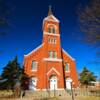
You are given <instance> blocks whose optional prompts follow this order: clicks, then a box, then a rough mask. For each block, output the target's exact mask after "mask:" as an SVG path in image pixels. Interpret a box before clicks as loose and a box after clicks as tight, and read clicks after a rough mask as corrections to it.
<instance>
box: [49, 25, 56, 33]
mask: <svg viewBox="0 0 100 100" xmlns="http://www.w3.org/2000/svg"><path fill="white" fill-rule="evenodd" d="M48 33H52V34H55V33H56V30H55V28H54V27H52V26H49V27H48Z"/></svg>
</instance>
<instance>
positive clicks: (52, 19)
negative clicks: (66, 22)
mask: <svg viewBox="0 0 100 100" xmlns="http://www.w3.org/2000/svg"><path fill="white" fill-rule="evenodd" d="M43 21H54V22H58V23H59V20H58V19H57V18H56V17H55V16H54V15H50V16H47V17H46V18H44V20H43Z"/></svg>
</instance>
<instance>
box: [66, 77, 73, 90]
mask: <svg viewBox="0 0 100 100" xmlns="http://www.w3.org/2000/svg"><path fill="white" fill-rule="evenodd" d="M71 82H72V79H71V78H66V89H68V90H71Z"/></svg>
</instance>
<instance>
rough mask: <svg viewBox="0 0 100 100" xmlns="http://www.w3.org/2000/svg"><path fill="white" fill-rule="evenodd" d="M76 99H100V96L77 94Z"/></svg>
mask: <svg viewBox="0 0 100 100" xmlns="http://www.w3.org/2000/svg"><path fill="white" fill-rule="evenodd" d="M75 100H100V97H95V96H77V97H76V99H75Z"/></svg>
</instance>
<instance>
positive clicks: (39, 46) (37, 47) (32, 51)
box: [24, 44, 43, 57]
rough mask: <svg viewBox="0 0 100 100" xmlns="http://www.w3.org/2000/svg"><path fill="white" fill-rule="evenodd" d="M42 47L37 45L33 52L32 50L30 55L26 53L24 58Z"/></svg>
mask: <svg viewBox="0 0 100 100" xmlns="http://www.w3.org/2000/svg"><path fill="white" fill-rule="evenodd" d="M42 46H43V44H41V45H39V46H38V47H37V48H35V49H34V50H32V51H31V52H30V53H28V54H27V55H24V56H25V57H26V56H29V55H30V54H32V53H33V52H35V51H37V50H38V49H39V48H41V47H42Z"/></svg>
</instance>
